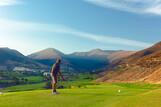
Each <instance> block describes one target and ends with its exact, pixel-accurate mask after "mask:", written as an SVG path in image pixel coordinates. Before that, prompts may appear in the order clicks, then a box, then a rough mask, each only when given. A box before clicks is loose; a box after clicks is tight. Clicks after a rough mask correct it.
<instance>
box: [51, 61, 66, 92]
mask: <svg viewBox="0 0 161 107" xmlns="http://www.w3.org/2000/svg"><path fill="white" fill-rule="evenodd" d="M60 64H61V60H60V59H57V60H56V63H55V64H54V65H53V66H52V69H51V78H52V94H58V93H57V91H56V88H57V83H58V76H61V78H62V80H64V77H63V75H62V73H61V71H60Z"/></svg>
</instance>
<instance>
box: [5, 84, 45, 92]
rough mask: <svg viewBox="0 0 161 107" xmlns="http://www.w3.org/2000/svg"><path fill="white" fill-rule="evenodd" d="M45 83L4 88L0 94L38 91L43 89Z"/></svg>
mask: <svg viewBox="0 0 161 107" xmlns="http://www.w3.org/2000/svg"><path fill="white" fill-rule="evenodd" d="M44 86H45V83H36V84H25V85H16V86H11V87H7V88H4V89H3V90H2V92H17V91H30V90H40V89H44V88H43V87H44Z"/></svg>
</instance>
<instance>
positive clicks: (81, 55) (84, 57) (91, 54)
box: [0, 48, 134, 72]
mask: <svg viewBox="0 0 161 107" xmlns="http://www.w3.org/2000/svg"><path fill="white" fill-rule="evenodd" d="M133 53H134V52H130V51H121V50H118V51H111V50H101V49H94V50H91V51H88V52H74V53H72V54H64V53H62V52H60V51H59V50H57V49H54V48H47V49H44V50H41V51H39V52H35V53H33V54H30V55H28V56H24V55H23V54H21V53H20V52H18V51H16V50H12V49H9V48H0V70H17V68H18V70H19V69H22V70H24V69H25V68H26V69H48V70H49V69H50V67H51V66H52V64H53V63H55V60H56V59H57V58H61V59H62V69H63V70H68V71H73V72H76V71H77V72H89V71H97V70H102V69H105V68H106V67H108V65H109V64H110V62H111V61H112V60H118V59H122V58H124V57H127V56H129V55H131V54H133ZM113 55H117V58H116V57H115V58H113ZM15 68H16V69H15Z"/></svg>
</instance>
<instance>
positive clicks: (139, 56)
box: [97, 42, 161, 83]
mask: <svg viewBox="0 0 161 107" xmlns="http://www.w3.org/2000/svg"><path fill="white" fill-rule="evenodd" d="M114 65H115V66H114V68H113V69H111V70H108V71H107V72H106V73H104V74H103V75H102V76H101V78H99V79H98V80H97V81H102V82H149V83H161V42H159V43H157V44H155V45H154V46H152V47H150V48H147V49H144V50H142V51H139V52H136V53H135V54H132V55H131V56H129V57H127V58H124V59H122V60H120V61H118V62H115V63H114Z"/></svg>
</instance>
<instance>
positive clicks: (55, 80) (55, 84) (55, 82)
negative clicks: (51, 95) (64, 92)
mask: <svg viewBox="0 0 161 107" xmlns="http://www.w3.org/2000/svg"><path fill="white" fill-rule="evenodd" d="M56 88H57V76H55V77H54V81H53V92H56Z"/></svg>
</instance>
